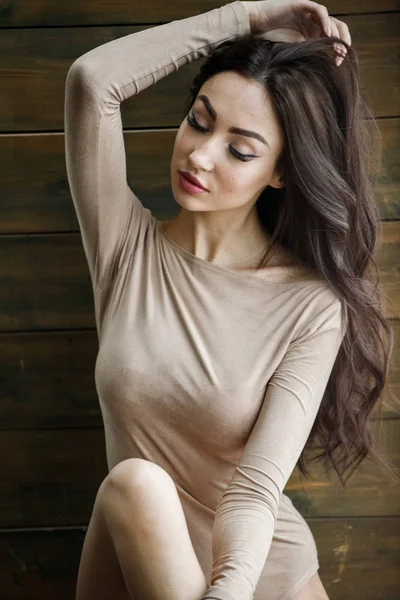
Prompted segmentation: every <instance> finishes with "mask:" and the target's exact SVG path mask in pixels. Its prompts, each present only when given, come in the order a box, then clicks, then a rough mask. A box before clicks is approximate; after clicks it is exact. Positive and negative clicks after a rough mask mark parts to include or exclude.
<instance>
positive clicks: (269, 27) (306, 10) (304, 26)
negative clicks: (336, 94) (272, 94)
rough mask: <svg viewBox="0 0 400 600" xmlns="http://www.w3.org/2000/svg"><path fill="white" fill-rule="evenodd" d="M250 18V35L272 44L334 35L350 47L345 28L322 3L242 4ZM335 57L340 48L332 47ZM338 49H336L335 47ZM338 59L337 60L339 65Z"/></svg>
mask: <svg viewBox="0 0 400 600" xmlns="http://www.w3.org/2000/svg"><path fill="white" fill-rule="evenodd" d="M241 4H242V5H243V6H244V8H245V9H246V11H247V13H248V15H249V18H250V27H251V31H252V33H255V34H260V35H261V37H263V38H266V39H269V40H272V41H275V42H302V41H304V40H307V39H311V38H317V37H321V36H328V37H331V36H335V37H338V38H340V39H342V40H344V41H345V42H347V43H348V44H349V45H351V36H350V32H349V28H348V26H347V25H346V23H344V22H343V21H339V19H335V18H334V17H331V16H329V13H328V10H327V8H326V7H325V6H323V5H322V4H318V3H317V2H312V1H311V0H261V1H257V2H256V1H252V2H250V1H247V2H246V1H242V2H241ZM334 46H335V50H336V52H337V53H338V54H343V52H345V49H344V46H342V45H339V44H335V45H334ZM339 46H340V47H339ZM342 60H343V59H342V58H340V57H337V61H336V64H338V65H340V63H341V62H342Z"/></svg>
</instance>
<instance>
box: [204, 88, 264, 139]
mask: <svg viewBox="0 0 400 600" xmlns="http://www.w3.org/2000/svg"><path fill="white" fill-rule="evenodd" d="M198 99H199V100H201V101H202V103H203V104H204V106H205V107H206V110H207V112H208V114H209V115H210V117H211V118H212V120H213V121H216V120H217V113H216V112H215V109H214V108H213V107H212V105H211V102H210V99H209V98H208V96H206V95H205V94H201V95H200V96H198ZM228 131H229V132H230V133H238V134H239V135H245V136H247V137H251V138H254V139H255V140H258V141H259V142H262V143H263V144H265V145H266V146H268V147H270V146H269V144H268V142H267V140H266V139H265V138H264V137H263V136H262V135H260V134H259V133H257V132H256V131H250V130H249V129H241V128H240V127H230V128H229V129H228Z"/></svg>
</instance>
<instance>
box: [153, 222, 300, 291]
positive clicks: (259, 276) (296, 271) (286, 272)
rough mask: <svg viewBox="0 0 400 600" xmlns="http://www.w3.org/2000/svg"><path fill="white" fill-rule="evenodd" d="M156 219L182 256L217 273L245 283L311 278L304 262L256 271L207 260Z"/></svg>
mask: <svg viewBox="0 0 400 600" xmlns="http://www.w3.org/2000/svg"><path fill="white" fill-rule="evenodd" d="M155 221H156V225H157V228H158V231H159V232H160V233H161V236H162V237H163V238H164V240H166V241H167V243H168V244H169V245H170V246H172V248H173V249H174V250H175V251H176V252H178V253H179V254H180V255H181V256H183V257H185V258H186V259H188V260H189V261H192V262H194V263H196V264H198V265H201V266H202V267H204V268H206V269H209V270H212V271H214V272H217V273H221V274H222V275H226V276H228V277H230V278H233V279H236V280H240V281H244V282H245V283H250V284H253V283H254V284H256V285H260V284H261V285H265V284H267V283H270V282H276V283H298V282H299V281H305V280H306V279H307V277H303V278H301V277H300V275H301V273H303V275H306V273H307V275H308V278H309V275H310V273H309V272H308V271H307V270H305V267H304V265H302V264H298V265H291V266H279V265H274V266H271V267H266V268H265V269H262V270H261V271H260V270H258V271H255V269H254V268H253V269H243V271H242V272H240V271H235V270H233V269H228V268H227V267H222V266H221V265H217V264H214V263H212V262H210V261H208V260H205V259H204V258H200V257H199V256H196V255H195V254H192V253H191V252H189V250H186V248H184V247H183V246H181V245H180V244H178V243H177V242H176V241H175V240H174V239H173V238H172V237H171V236H170V235H169V234H168V233H167V232H166V231H165V230H164V229H163V228H162V224H163V221H158V220H157V219H155ZM291 275H293V277H292V278H291Z"/></svg>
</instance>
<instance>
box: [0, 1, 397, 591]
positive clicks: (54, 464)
mask: <svg viewBox="0 0 400 600" xmlns="http://www.w3.org/2000/svg"><path fill="white" fill-rule="evenodd" d="M189 5H190V6H189ZM217 6H221V4H220V3H218V2H215V1H214V0H192V2H190V3H187V2H183V1H182V0H181V1H179V2H171V3H164V2H162V1H161V0H149V1H147V2H137V3H135V2H132V3H131V6H130V5H129V3H128V2H124V1H123V0H113V2H98V1H97V0H85V1H84V2H82V1H80V0H70V1H69V2H68V3H65V4H64V3H54V2H50V1H49V0H31V1H30V2H17V0H3V2H2V3H1V4H0V27H1V29H0V80H1V86H0V132H1V134H0V165H1V169H0V199H1V200H0V271H1V286H0V354H1V357H2V358H1V362H0V373H1V377H0V457H1V458H0V490H1V494H0V528H1V531H0V596H1V598H2V599H3V600H14V599H21V598H29V599H32V600H33V599H34V600H36V599H39V598H40V600H50V599H51V600H52V599H54V598H56V597H57V598H59V600H67V599H68V600H71V599H73V598H74V592H75V581H76V575H77V569H78V565H79V559H80V552H81V547H82V543H83V539H84V535H85V528H86V526H87V524H88V521H89V518H90V514H91V510H92V507H93V502H94V499H95V496H96V493H97V490H98V487H99V485H100V483H101V481H102V480H103V479H104V477H105V476H106V474H107V468H106V459H105V447H104V430H103V425H102V420H101V415H100V409H99V405H98V399H97V395H96V391H95V385H94V363H95V358H96V353H97V336H96V331H95V323H94V313H93V302H92V292H91V284H90V280H89V271H88V267H87V264H86V260H85V256H84V253H83V248H82V244H81V237H80V232H79V227H78V224H77V219H76V215H75V211H74V207H73V203H72V199H71V196H70V192H69V186H68V181H67V175H66V169H65V156H64V138H63V126H64V124H63V107H64V85H65V77H66V74H67V71H68V68H69V67H70V65H71V64H72V62H73V61H74V60H75V59H76V58H77V57H78V56H80V55H81V54H83V53H85V52H87V51H88V50H90V49H91V48H93V47H95V46H97V45H99V44H102V43H104V42H107V41H109V40H111V39H113V38H115V37H119V36H123V35H127V34H128V33H131V32H134V31H139V30H140V29H143V28H146V27H150V26H152V25H156V24H161V23H164V22H168V21H171V20H174V19H180V18H184V17H187V16H191V15H194V14H198V13H200V12H204V11H206V10H211V9H212V8H215V7H217ZM326 6H327V8H328V10H329V12H330V14H331V15H333V16H337V17H338V18H340V19H342V20H343V21H345V22H346V23H347V24H348V25H349V27H350V31H351V35H352V40H353V45H354V47H355V48H356V50H357V52H358V55H359V57H360V61H361V71H362V83H363V84H364V87H365V89H366V91H367V92H368V94H369V95H370V98H371V102H372V105H373V109H374V111H375V114H376V116H377V117H378V123H379V127H380V129H381V131H382V134H383V141H384V160H383V171H382V173H381V177H380V178H379V181H378V182H377V184H376V195H377V200H378V203H379V209H380V215H381V219H382V226H383V229H382V232H383V240H382V246H381V248H380V251H379V254H378V266H379V269H380V273H381V280H382V286H383V288H384V292H385V294H386V297H387V299H388V309H387V311H388V316H389V317H390V318H391V319H392V324H393V326H394V329H395V332H396V346H395V352H394V355H393V360H392V365H391V372H390V380H389V384H388V387H389V386H390V388H391V389H392V391H393V392H394V393H395V394H397V395H398V393H399V382H400V378H399V367H400V360H399V359H400V357H399V348H398V340H399V339H400V321H399V320H398V319H399V315H400V310H399V309H400V273H399V267H400V245H399V240H400V203H399V191H400V164H399V156H400V67H399V62H398V57H399V52H400V39H399V37H400V33H399V32H400V1H399V0H381V2H380V3H379V4H378V3H376V2H374V1H373V0H347V1H345V0H331V1H329V2H328V3H327V4H326ZM198 67H199V64H198V63H191V64H190V65H188V66H186V67H184V68H182V69H180V70H179V71H178V72H176V73H174V74H172V75H170V76H168V77H166V78H164V79H163V80H162V81H160V82H159V83H158V84H157V85H156V86H152V87H150V88H148V89H147V90H145V91H144V92H142V93H141V94H140V95H139V96H138V97H135V98H134V99H130V100H128V101H127V102H125V103H124V104H123V106H122V114H123V123H124V129H125V143H126V151H127V163H128V180H129V182H130V185H131V187H132V188H133V189H135V191H136V193H137V194H138V196H139V197H140V198H141V199H142V200H143V203H144V204H145V205H146V206H147V207H148V208H151V209H152V211H153V212H154V214H155V215H156V216H157V218H159V219H161V220H162V219H168V218H170V216H171V214H172V213H174V212H175V208H176V207H175V204H176V203H175V202H174V200H173V198H172V196H171V195H170V191H169V161H170V156H171V153H172V146H173V141H174V136H175V133H176V129H177V127H178V126H179V124H180V121H181V119H182V114H183V113H182V111H183V100H184V98H185V96H186V85H187V83H188V82H189V80H190V79H191V77H192V76H193V75H194V73H195V72H196V71H197V70H198ZM131 100H133V101H131ZM154 172H157V177H156V178H154V176H153V173H154ZM384 429H385V434H386V439H387V447H388V449H389V455H390V456H391V458H392V459H393V461H394V462H395V463H396V464H397V465H400V418H399V414H398V413H396V412H395V411H394V410H393V409H391V408H390V406H389V405H388V406H387V410H386V412H385V421H384ZM316 475H318V473H316ZM286 491H287V493H288V495H290V496H291V498H292V499H293V501H294V502H295V504H296V506H297V507H298V508H299V510H300V511H301V512H302V513H303V514H304V516H305V517H306V518H307V521H308V523H309V524H310V527H311V529H312V531H313V533H314V535H315V538H316V541H317V545H318V548H319V552H320V561H321V571H320V574H321V577H322V579H323V581H324V583H325V585H326V587H327V590H328V593H329V596H330V598H331V600H339V599H340V600H342V599H343V598H351V600H378V599H382V600H395V599H396V598H399V597H400V556H399V552H398V548H399V546H400V486H399V484H397V483H396V482H394V481H391V480H390V479H389V478H388V476H387V475H385V474H384V473H383V472H382V471H380V470H379V469H378V468H377V467H376V466H374V465H372V464H370V463H369V462H364V463H363V465H362V466H361V467H360V468H359V469H358V470H357V473H356V474H355V475H354V476H353V478H352V479H351V480H350V483H349V484H348V487H347V488H346V490H345V491H341V490H340V488H339V486H338V485H337V482H335V481H334V480H333V478H332V476H331V477H330V478H329V479H328V478H327V477H326V476H325V477H323V476H321V477H319V478H318V479H317V480H316V481H315V482H307V483H304V482H303V484H302V482H300V479H299V476H298V473H297V472H294V473H293V475H292V477H291V478H290V480H289V482H288V485H287V488H286Z"/></svg>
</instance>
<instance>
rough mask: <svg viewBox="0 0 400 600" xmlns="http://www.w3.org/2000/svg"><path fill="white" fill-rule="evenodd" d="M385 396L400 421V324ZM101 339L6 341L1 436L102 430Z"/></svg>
mask: <svg viewBox="0 0 400 600" xmlns="http://www.w3.org/2000/svg"><path fill="white" fill-rule="evenodd" d="M391 325H392V327H393V328H394V331H395V347H394V351H393V355H392V360H391V366H390V370H389V380H388V383H387V387H386V389H385V391H384V394H383V396H384V404H385V413H384V417H385V418H393V417H396V416H400V413H399V406H398V403H397V407H396V406H395V400H394V399H393V398H391V394H390V393H389V392H390V391H391V392H392V394H393V395H394V396H395V397H397V398H398V399H400V343H399V340H400V321H392V322H391ZM97 351H98V340H97V334H96V332H95V331H94V330H91V331H62V332H33V333H9V334H2V335H0V356H2V357H3V358H2V361H1V377H0V431H4V430H8V429H53V428H64V427H101V426H102V418H101V413H100V407H99V403H98V396H97V392H96V387H95V382H94V369H95V361H96V356H97Z"/></svg>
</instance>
